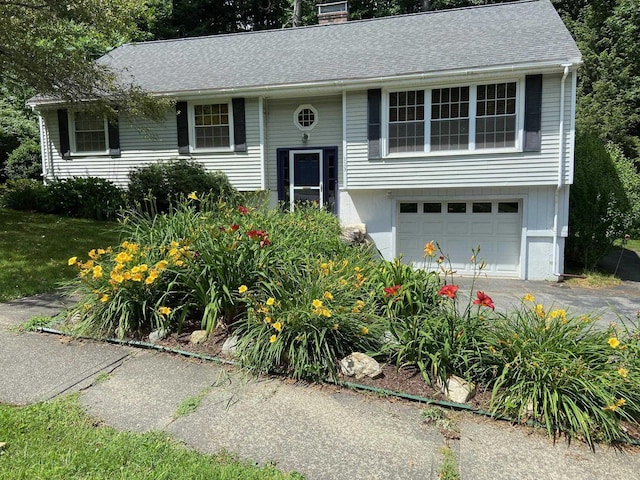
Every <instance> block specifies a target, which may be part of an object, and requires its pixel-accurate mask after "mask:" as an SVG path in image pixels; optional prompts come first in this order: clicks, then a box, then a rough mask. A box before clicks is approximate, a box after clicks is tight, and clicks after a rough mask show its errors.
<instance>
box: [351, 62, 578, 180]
mask: <svg viewBox="0 0 640 480" xmlns="http://www.w3.org/2000/svg"><path fill="white" fill-rule="evenodd" d="M571 75H575V72H574V73H571ZM560 79H561V75H559V74H558V75H545V76H544V77H543V90H542V118H541V137H542V145H541V151H540V152H517V151H509V152H500V153H499V152H495V151H492V152H483V151H481V150H480V151H478V150H476V151H474V152H465V153H456V154H451V155H443V154H442V152H439V155H425V154H422V155H420V154H417V153H416V154H415V155H411V156H409V155H407V154H405V155H404V156H402V157H392V158H383V159H376V160H369V158H368V146H367V145H368V140H367V92H366V91H362V92H354V93H349V94H348V95H347V159H348V163H347V172H348V175H347V176H348V178H347V185H348V188H350V189H371V188H382V189H388V188H440V187H490V186H509V185H523V186H526V185H554V184H556V183H557V177H558V156H559V145H560V144H559V133H558V129H559V125H560V123H559V122H560ZM487 83H488V82H487ZM570 119H571V77H568V78H567V80H566V82H565V125H564V136H565V142H564V145H565V162H564V172H563V176H564V181H565V182H569V181H570V179H571V176H570V172H571V170H572V168H573V164H572V162H571V158H570V154H571V148H570V144H571V121H570Z"/></svg>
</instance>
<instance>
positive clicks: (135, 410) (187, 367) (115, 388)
mask: <svg viewBox="0 0 640 480" xmlns="http://www.w3.org/2000/svg"><path fill="white" fill-rule="evenodd" d="M219 375H220V369H218V368H217V367H216V366H215V365H213V364H202V363H198V362H194V361H189V360H186V359H182V358H178V357H176V356H172V355H168V354H163V353H159V352H153V351H144V350H138V351H137V352H136V354H135V355H133V356H132V357H131V358H129V359H128V360H127V362H125V363H123V364H122V365H121V366H120V367H119V368H118V369H117V370H115V371H114V372H113V374H112V375H111V376H110V378H109V379H108V380H107V381H105V382H101V383H100V384H98V385H94V386H93V387H92V388H91V389H89V390H87V391H85V392H84V394H83V395H82V397H81V399H80V400H81V403H82V404H83V405H84V406H85V407H86V409H87V411H88V412H89V413H90V414H91V415H94V416H96V417H99V418H101V419H102V420H104V421H105V422H106V423H108V424H109V425H112V426H114V427H116V428H119V429H121V430H130V431H135V432H146V431H150V430H162V429H164V428H166V427H167V425H169V424H170V423H171V422H173V420H174V415H175V413H176V411H177V409H178V406H179V405H180V403H181V402H182V401H183V400H185V399H186V398H188V397H191V396H195V395H197V394H198V393H199V392H200V391H201V390H202V389H203V388H205V387H207V386H210V385H213V384H215V382H216V380H217V378H218V377H219Z"/></svg>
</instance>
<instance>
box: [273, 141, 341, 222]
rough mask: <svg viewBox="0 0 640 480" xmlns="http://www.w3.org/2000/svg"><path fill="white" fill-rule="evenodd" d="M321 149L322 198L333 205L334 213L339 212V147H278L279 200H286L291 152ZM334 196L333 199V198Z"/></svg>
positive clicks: (324, 201) (325, 203)
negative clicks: (286, 184)
mask: <svg viewBox="0 0 640 480" xmlns="http://www.w3.org/2000/svg"><path fill="white" fill-rule="evenodd" d="M292 151H293V152H299V153H302V152H309V151H321V152H322V153H321V161H322V171H321V178H322V179H323V185H322V199H323V203H324V205H325V206H326V205H328V204H330V205H331V211H332V212H333V213H334V214H337V212H338V147H337V146H330V147H286V148H277V149H276V164H277V177H278V201H279V202H284V201H285V183H287V182H289V178H290V170H289V168H290V163H289V162H290V152H292ZM332 197H333V201H331V200H332Z"/></svg>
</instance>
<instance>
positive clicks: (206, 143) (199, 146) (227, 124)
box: [192, 103, 233, 150]
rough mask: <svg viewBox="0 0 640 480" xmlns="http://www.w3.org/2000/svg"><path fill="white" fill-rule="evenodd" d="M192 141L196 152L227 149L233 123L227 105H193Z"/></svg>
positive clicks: (229, 143) (229, 144)
mask: <svg viewBox="0 0 640 480" xmlns="http://www.w3.org/2000/svg"><path fill="white" fill-rule="evenodd" d="M192 115H193V122H192V125H193V132H192V135H193V139H192V145H193V146H194V148H195V149H196V150H216V149H222V150H224V149H229V148H230V146H231V135H232V125H233V121H232V118H231V108H230V105H229V103H208V104H202V105H193V114H192Z"/></svg>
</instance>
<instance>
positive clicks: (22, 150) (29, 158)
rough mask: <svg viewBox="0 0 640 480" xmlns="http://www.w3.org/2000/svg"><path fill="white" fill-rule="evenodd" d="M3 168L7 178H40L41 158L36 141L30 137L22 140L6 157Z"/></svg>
mask: <svg viewBox="0 0 640 480" xmlns="http://www.w3.org/2000/svg"><path fill="white" fill-rule="evenodd" d="M4 170H5V176H6V177H7V179H14V180H15V179H19V178H31V179H33V180H40V179H41V178H42V158H41V153H40V145H39V144H38V142H36V141H35V140H31V139H28V140H25V141H24V142H22V144H21V145H20V146H19V147H18V148H16V149H15V150H14V151H13V152H11V154H10V155H9V157H8V158H7V163H6V165H5V168H4Z"/></svg>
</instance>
